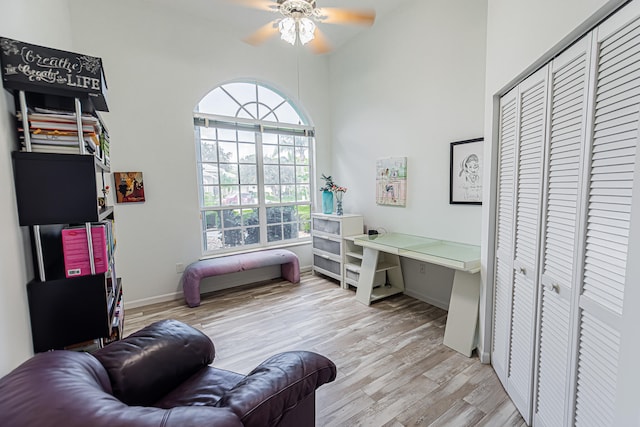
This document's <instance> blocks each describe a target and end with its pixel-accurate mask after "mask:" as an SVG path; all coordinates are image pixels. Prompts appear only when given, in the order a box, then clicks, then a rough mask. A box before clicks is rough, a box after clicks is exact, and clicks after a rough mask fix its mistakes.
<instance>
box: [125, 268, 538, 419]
mask: <svg viewBox="0 0 640 427" xmlns="http://www.w3.org/2000/svg"><path fill="white" fill-rule="evenodd" d="M446 314H447V313H446V311H444V310H441V309H439V308H436V307H433V306H431V305H429V304H427V303H424V302H421V301H418V300H416V299H413V298H410V297H408V296H405V295H398V296H394V297H390V298H387V299H385V300H382V301H379V302H376V303H375V304H373V305H371V306H370V307H367V306H365V305H363V304H360V303H358V302H357V301H356V300H355V293H354V292H353V291H348V290H344V289H341V288H340V287H339V286H337V284H336V283H335V282H333V281H330V280H327V279H324V278H322V277H320V276H313V275H311V274H305V275H303V276H302V280H301V283H300V284H298V285H294V284H291V283H289V282H286V281H281V280H275V281H270V282H267V283H262V284H259V285H257V286H255V285H254V286H246V287H241V288H235V289H229V290H224V291H219V292H214V293H211V294H207V295H203V298H202V304H201V305H200V307H197V308H188V307H187V306H186V305H185V304H184V302H183V301H173V302H168V303H162V304H155V305H150V306H146V307H141V308H135V309H129V310H127V312H126V319H125V325H126V329H125V334H127V335H128V334H129V333H131V332H134V331H136V330H138V329H140V328H142V327H144V326H146V325H148V324H149V323H152V322H154V321H156V320H160V319H168V318H173V319H178V320H181V321H183V322H185V323H188V324H190V325H192V326H194V327H196V328H198V329H200V330H202V331H203V332H205V333H206V334H207V335H208V336H210V337H211V339H212V340H213V342H214V344H215V347H216V359H215V360H214V362H213V365H214V366H216V367H218V368H223V369H229V370H232V371H235V372H240V373H244V374H247V373H249V372H250V371H251V370H252V369H253V368H255V367H256V366H257V365H258V364H259V363H261V362H262V361H263V360H265V359H266V358H267V357H269V356H271V355H273V354H276V353H279V352H282V351H286V350H310V351H315V352H317V353H320V354H323V355H325V356H327V357H328V358H329V359H331V360H332V361H333V362H334V363H335V364H336V365H337V367H338V376H337V379H336V380H335V381H334V382H332V383H329V384H325V385H323V386H322V387H320V388H319V389H318V392H317V406H316V419H317V425H318V426H321V427H324V426H393V427H399V426H455V427H462V426H525V425H526V424H525V423H524V421H523V419H522V418H521V417H520V415H519V414H518V412H517V410H516V409H515V406H514V405H513V403H512V402H511V401H510V400H509V398H508V397H507V395H506V393H505V391H504V389H503V388H502V386H501V385H500V382H499V380H498V378H497V377H496V375H495V373H494V371H493V370H492V368H491V367H490V366H489V365H482V364H481V363H480V362H479V359H478V358H477V357H476V356H475V355H474V357H472V358H467V357H464V356H462V355H460V354H458V353H457V352H455V351H453V350H450V349H449V348H448V347H445V346H444V345H443V344H442V338H443V335H444V326H445V322H446Z"/></svg>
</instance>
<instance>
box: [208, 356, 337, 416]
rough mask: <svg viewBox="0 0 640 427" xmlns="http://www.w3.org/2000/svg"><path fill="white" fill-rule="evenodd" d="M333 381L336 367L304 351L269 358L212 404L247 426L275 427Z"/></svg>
mask: <svg viewBox="0 0 640 427" xmlns="http://www.w3.org/2000/svg"><path fill="white" fill-rule="evenodd" d="M335 378H336V365H335V364H334V363H333V362H332V361H331V360H329V359H327V358H326V357H324V356H321V355H319V354H317V353H313V352H308V351H289V352H285V353H280V354H277V355H275V356H272V357H270V358H269V359H267V360H265V361H264V362H263V363H261V364H260V365H259V366H258V367H257V368H255V369H254V370H253V371H251V373H249V375H247V376H246V377H245V378H244V379H243V380H242V381H240V382H239V383H238V384H237V385H236V386H235V387H233V388H232V389H231V390H228V391H227V392H226V393H225V394H224V395H223V396H222V397H221V398H220V400H219V401H218V402H217V403H216V406H218V407H228V408H230V409H231V410H233V412H235V414H236V415H237V416H238V418H240V420H241V421H242V423H243V424H244V425H245V426H247V427H251V426H261V427H262V426H275V425H277V424H278V422H279V421H280V419H281V418H282V417H283V416H284V415H285V414H286V413H287V412H288V411H291V410H293V409H295V407H296V406H297V405H298V404H300V403H301V402H303V401H304V399H305V398H306V397H308V396H309V395H312V394H313V393H315V390H316V389H317V388H318V387H320V386H321V385H322V384H325V383H328V382H331V381H333V380H334V379H335Z"/></svg>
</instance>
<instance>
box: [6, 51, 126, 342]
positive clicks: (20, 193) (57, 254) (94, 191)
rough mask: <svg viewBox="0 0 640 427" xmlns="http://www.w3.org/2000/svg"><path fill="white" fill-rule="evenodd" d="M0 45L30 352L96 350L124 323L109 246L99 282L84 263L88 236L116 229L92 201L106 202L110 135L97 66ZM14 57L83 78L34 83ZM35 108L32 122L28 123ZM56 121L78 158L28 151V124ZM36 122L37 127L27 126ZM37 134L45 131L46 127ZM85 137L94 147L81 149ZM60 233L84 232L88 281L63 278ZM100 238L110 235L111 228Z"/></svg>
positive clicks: (81, 58) (63, 152)
mask: <svg viewBox="0 0 640 427" xmlns="http://www.w3.org/2000/svg"><path fill="white" fill-rule="evenodd" d="M2 41H3V46H5V47H6V49H5V50H6V52H7V54H6V55H3V56H2V58H0V59H1V60H2V72H3V75H2V77H3V85H4V87H5V89H7V90H9V91H10V92H11V93H12V94H13V95H14V100H15V107H16V108H15V110H16V111H17V112H18V113H17V114H16V119H17V120H16V125H17V127H18V128H19V130H20V131H19V134H20V135H19V136H20V139H21V141H20V146H21V151H15V152H13V153H12V160H13V172H14V180H15V189H16V201H17V208H18V218H19V222H20V225H21V226H27V227H29V229H30V236H31V247H32V260H33V264H34V272H35V277H34V279H33V280H31V281H30V282H29V283H28V284H27V285H26V292H27V296H28V301H29V311H30V319H31V331H32V336H33V348H34V351H35V352H43V351H48V350H56V349H63V348H69V347H76V346H77V345H78V344H81V343H84V342H87V341H92V342H97V343H99V345H104V344H105V343H108V342H110V341H112V340H116V339H119V338H120V337H121V333H122V327H123V324H122V321H123V316H122V315H118V312H121V311H122V282H121V280H120V279H119V278H117V275H116V269H115V260H114V257H113V251H112V250H111V249H112V247H113V245H111V244H109V242H111V241H109V242H107V244H108V245H109V250H108V254H109V256H108V257H107V258H108V261H107V263H108V268H107V271H106V272H105V273H99V274H96V270H97V268H95V265H94V264H95V263H94V262H93V259H94V257H93V256H92V250H93V249H92V248H93V244H92V231H91V230H92V226H94V225H95V223H99V222H105V221H108V222H110V223H112V222H113V220H114V216H113V207H112V206H106V207H105V206H104V205H103V204H100V203H99V201H98V198H99V197H103V196H105V194H104V193H105V192H106V191H105V190H106V186H107V185H109V172H110V167H109V161H108V157H107V156H106V155H105V153H108V150H105V148H106V145H103V142H105V139H103V137H105V136H108V135H107V134H106V130H105V129H104V126H103V125H104V123H103V122H102V120H101V119H100V117H99V116H98V113H97V111H108V110H107V105H106V81H105V79H104V73H103V71H102V61H101V60H100V58H94V57H90V56H87V55H80V54H75V53H72V52H63V51H59V50H55V49H50V48H45V47H41V46H35V45H30V44H27V43H23V42H19V41H16V40H11V39H2ZM20 52H32V53H34V54H35V53H37V54H38V57H42V58H45V59H46V58H47V57H51V58H58V59H59V58H65V61H66V63H69V64H76V65H75V66H74V67H75V68H74V69H76V70H81V71H78V72H77V73H76V74H77V75H76V74H74V75H72V74H68V75H65V77H64V78H65V79H67V78H68V79H69V80H68V81H67V80H64V79H62V77H61V78H60V79H56V80H55V81H51V82H47V81H32V80H30V79H26V78H23V77H24V76H21V75H19V72H18V73H16V72H15V71H16V70H18V71H19V70H21V69H24V67H21V64H22V62H23V61H25V60H26V59H25V58H30V57H32V56H33V55H26V56H25V55H22V54H20ZM47 63H48V62H47V61H41V62H38V63H29V67H30V69H33V68H34V67H35V68H37V67H40V66H43V67H45V68H46V64H47ZM43 64H44V65H43ZM22 65H23V64H22ZM8 70H13V72H9V71H8ZM40 71H47V70H40ZM49 71H51V70H49ZM79 81H82V82H92V84H91V85H90V87H88V88H82V87H80V86H78V85H77V84H76V83H74V82H79ZM36 108H38V110H37V113H38V115H34V114H33V113H34V111H35V109H36ZM52 110H55V111H52ZM56 114H57V115H66V116H67V118H68V120H69V121H70V122H72V124H67V125H66V126H67V128H63V127H62V126H63V125H57V126H60V129H64V132H63V131H61V133H59V134H60V135H69V134H72V135H73V134H74V133H75V135H76V137H75V140H76V141H77V144H76V149H77V150H76V151H75V152H76V153H77V154H76V153H73V154H71V153H69V151H71V152H73V151H74V150H73V149H72V150H69V147H68V146H66V147H65V146H64V145H63V144H59V145H55V144H54V145H53V146H46V145H43V142H42V141H41V142H40V143H39V144H40V146H39V147H38V145H37V144H34V141H32V139H33V138H35V136H34V135H36V134H37V133H36V132H35V126H34V123H35V122H34V121H33V120H40V121H43V120H44V121H45V122H46V121H47V120H50V121H51V122H56V123H60V120H59V117H58V118H56ZM43 115H44V117H43ZM47 115H49V116H47ZM85 115H90V116H91V120H92V121H93V123H94V125H95V126H96V128H100V129H101V131H100V132H99V135H97V134H98V132H90V134H85V131H84V130H83V129H84V127H85V124H84V122H83V121H84V120H85V118H81V117H84V116H85ZM36 116H38V117H39V118H38V119H33V118H32V117H36ZM69 117H72V118H73V119H71V118H69ZM87 120H88V119H87ZM40 128H45V129H49V128H47V126H44V125H40ZM102 130H104V132H102ZM37 132H38V133H41V132H43V131H42V129H38V130H37ZM47 132H51V131H50V130H49V131H47ZM55 132H58V131H57V129H56V131H55ZM55 132H51V133H48V135H49V134H53V137H52V138H51V139H55V136H56V135H58V133H55ZM90 136H93V137H94V138H93V139H92V141H87V138H89V137H90ZM97 136H99V137H100V138H97ZM96 141H97V143H96ZM90 142H91V144H90ZM107 142H108V141H107ZM67 145H73V144H67ZM52 147H53V148H52ZM36 148H38V149H36ZM34 151H38V152H34ZM42 151H46V152H42ZM107 205H108V204H107ZM68 227H80V228H84V229H85V232H86V241H85V242H86V243H85V244H86V247H87V254H88V256H87V257H86V259H90V260H92V261H91V269H90V271H91V274H88V275H77V276H73V275H72V274H71V273H70V276H69V277H67V276H66V275H65V271H66V269H65V259H64V250H63V244H62V240H63V239H62V234H63V230H64V229H65V228H68ZM108 228H109V230H111V229H112V227H111V224H109V227H108ZM106 229H107V227H106V226H105V230H106ZM73 274H78V273H73ZM80 348H82V347H80Z"/></svg>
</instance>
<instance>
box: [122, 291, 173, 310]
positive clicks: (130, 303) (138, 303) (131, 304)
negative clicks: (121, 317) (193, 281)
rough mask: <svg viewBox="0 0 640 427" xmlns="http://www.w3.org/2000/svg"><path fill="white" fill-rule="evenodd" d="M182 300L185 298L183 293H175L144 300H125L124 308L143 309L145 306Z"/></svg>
mask: <svg viewBox="0 0 640 427" xmlns="http://www.w3.org/2000/svg"><path fill="white" fill-rule="evenodd" d="M182 298H183V294H182V292H173V293H170V294H164V295H158V296H155V297H149V298H142V299H137V300H128V299H126V298H125V300H124V307H125V310H126V309H128V308H137V307H143V306H145V305H151V304H158V303H161V302H167V301H174V300H178V299H182Z"/></svg>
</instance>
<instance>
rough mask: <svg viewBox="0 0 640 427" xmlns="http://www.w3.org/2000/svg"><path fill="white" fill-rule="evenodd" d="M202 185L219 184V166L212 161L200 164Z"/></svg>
mask: <svg viewBox="0 0 640 427" xmlns="http://www.w3.org/2000/svg"><path fill="white" fill-rule="evenodd" d="M200 173H201V175H200V176H201V177H202V185H214V184H218V166H217V165H214V164H213V165H212V164H210V163H203V164H202V165H200Z"/></svg>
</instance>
